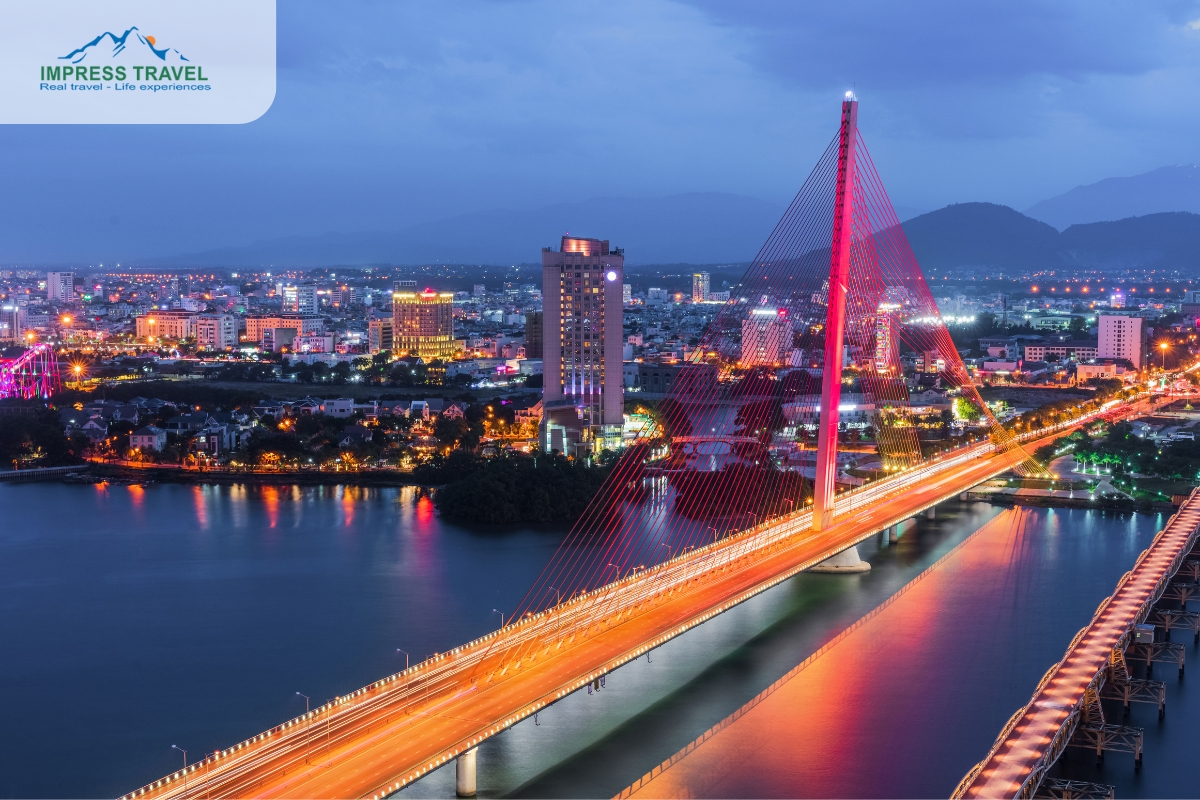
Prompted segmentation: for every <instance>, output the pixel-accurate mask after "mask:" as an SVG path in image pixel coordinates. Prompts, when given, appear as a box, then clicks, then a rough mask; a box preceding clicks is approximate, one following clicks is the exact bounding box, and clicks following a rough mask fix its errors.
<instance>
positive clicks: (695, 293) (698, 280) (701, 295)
mask: <svg viewBox="0 0 1200 800" xmlns="http://www.w3.org/2000/svg"><path fill="white" fill-rule="evenodd" d="M708 284H709V275H708V273H707V272H694V273H692V302H693V303H705V302H707V301H708V288H709V287H708Z"/></svg>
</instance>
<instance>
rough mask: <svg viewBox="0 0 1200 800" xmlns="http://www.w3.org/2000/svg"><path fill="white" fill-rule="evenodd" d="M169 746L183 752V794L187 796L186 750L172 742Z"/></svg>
mask: <svg viewBox="0 0 1200 800" xmlns="http://www.w3.org/2000/svg"><path fill="white" fill-rule="evenodd" d="M171 747H172V748H173V749H175V750H178V751H179V752H181V753H183V796H184V797H187V750H184V749H183V748H182V747H180V746H179V745H177V744H173V745H171Z"/></svg>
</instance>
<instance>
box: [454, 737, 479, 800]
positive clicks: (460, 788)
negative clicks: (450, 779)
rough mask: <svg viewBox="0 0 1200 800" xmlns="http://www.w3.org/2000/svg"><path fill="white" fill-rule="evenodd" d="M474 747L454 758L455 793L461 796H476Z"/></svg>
mask: <svg viewBox="0 0 1200 800" xmlns="http://www.w3.org/2000/svg"><path fill="white" fill-rule="evenodd" d="M476 750H478V748H476V747H472V748H471V749H470V750H468V751H467V752H465V753H462V754H461V755H459V757H458V758H456V759H454V793H455V794H456V795H458V796H459V797H474V796H475V752H476Z"/></svg>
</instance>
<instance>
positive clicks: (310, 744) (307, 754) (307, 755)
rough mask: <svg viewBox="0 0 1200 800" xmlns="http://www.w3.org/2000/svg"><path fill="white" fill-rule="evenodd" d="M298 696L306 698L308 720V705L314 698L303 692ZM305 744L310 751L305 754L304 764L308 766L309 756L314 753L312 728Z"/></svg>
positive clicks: (305, 707) (305, 705)
mask: <svg viewBox="0 0 1200 800" xmlns="http://www.w3.org/2000/svg"><path fill="white" fill-rule="evenodd" d="M296 694H297V695H299V696H300V697H303V698H304V716H305V718H307V717H308V703H309V700H311V699H312V698H310V697H309V696H308V695H306V694H303V693H302V692H296ZM304 743H305V745H306V747H305V749H306V750H307V751H308V752H306V753H305V754H304V763H305V764H307V763H308V757H309V754H310V753H311V752H312V728H309V729H308V734H307V735H306V737H305V742H304Z"/></svg>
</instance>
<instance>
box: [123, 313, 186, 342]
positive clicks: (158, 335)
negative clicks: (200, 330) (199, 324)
mask: <svg viewBox="0 0 1200 800" xmlns="http://www.w3.org/2000/svg"><path fill="white" fill-rule="evenodd" d="M199 316H200V315H199V314H197V313H195V312H193V311H154V312H151V313H149V314H145V315H143V316H140V317H138V318H137V319H136V320H135V321H134V324H135V326H136V334H137V338H139V339H141V340H143V341H150V340H151V339H153V340H155V341H158V340H161V339H187V338H190V337H192V336H195V335H196V318H197V317H199Z"/></svg>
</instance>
